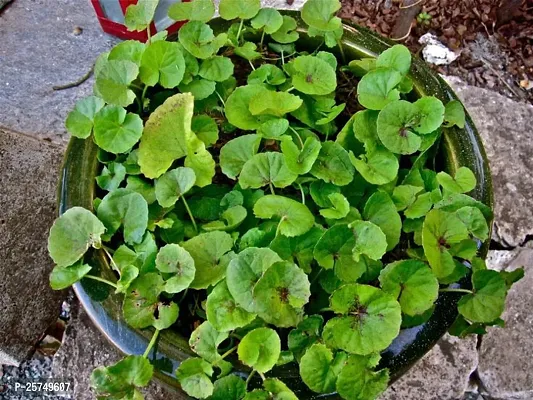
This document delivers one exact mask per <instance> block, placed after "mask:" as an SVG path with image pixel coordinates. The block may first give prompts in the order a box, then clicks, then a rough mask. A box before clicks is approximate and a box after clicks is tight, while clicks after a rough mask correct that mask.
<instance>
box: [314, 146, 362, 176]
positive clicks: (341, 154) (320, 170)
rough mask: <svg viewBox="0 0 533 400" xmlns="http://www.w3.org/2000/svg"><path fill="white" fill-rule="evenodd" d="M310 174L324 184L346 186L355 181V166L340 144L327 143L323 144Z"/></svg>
mask: <svg viewBox="0 0 533 400" xmlns="http://www.w3.org/2000/svg"><path fill="white" fill-rule="evenodd" d="M310 172H311V174H312V175H314V176H316V177H317V178H319V179H322V180H323V181H324V182H327V183H329V182H331V183H333V184H335V185H337V186H345V185H347V184H349V183H350V182H351V181H352V180H353V176H354V166H353V165H352V163H351V161H350V156H349V155H348V152H347V151H346V150H345V149H344V148H343V147H342V146H341V145H340V144H339V143H336V142H332V141H327V142H323V143H322V148H321V149H320V153H319V154H318V158H317V160H316V162H315V163H314V165H313V168H311V171H310Z"/></svg>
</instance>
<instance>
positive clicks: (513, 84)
mask: <svg viewBox="0 0 533 400" xmlns="http://www.w3.org/2000/svg"><path fill="white" fill-rule="evenodd" d="M402 1H403V0H342V9H341V12H340V16H341V17H342V18H344V19H348V20H351V21H353V22H355V23H357V24H360V25H363V26H366V27H368V28H370V29H372V30H374V31H377V32H379V33H381V34H382V35H384V36H388V37H391V35H392V30H393V27H394V25H395V23H396V21H397V20H398V15H399V12H400V6H401V5H402ZM406 4H407V3H406ZM421 4H422V10H421V12H425V13H428V14H429V15H431V19H430V20H429V21H428V22H427V23H426V24H424V23H420V22H419V21H417V20H416V19H414V20H413V26H412V29H411V31H410V33H409V35H408V37H407V38H406V39H405V40H403V41H401V43H404V44H406V45H407V46H409V48H410V49H411V50H412V51H413V52H418V51H420V50H421V45H420V44H419V43H418V39H419V37H420V36H422V35H423V34H425V33H427V32H431V33H433V34H434V35H436V36H437V37H438V38H439V40H440V41H441V42H442V43H444V44H445V45H446V46H448V47H449V48H450V49H452V50H454V51H455V52H457V53H460V57H459V58H458V59H457V60H456V61H454V62H453V63H451V64H450V65H448V66H441V67H437V66H434V68H435V69H436V70H437V71H439V72H441V73H443V74H447V75H456V76H459V77H461V78H463V79H464V80H465V81H466V82H468V83H469V84H471V85H475V86H480V87H485V88H489V89H493V90H496V91H498V92H500V93H502V94H505V95H507V96H509V97H512V98H514V99H517V100H524V101H529V102H533V0H421ZM530 81H531V82H530ZM528 87H529V89H528Z"/></svg>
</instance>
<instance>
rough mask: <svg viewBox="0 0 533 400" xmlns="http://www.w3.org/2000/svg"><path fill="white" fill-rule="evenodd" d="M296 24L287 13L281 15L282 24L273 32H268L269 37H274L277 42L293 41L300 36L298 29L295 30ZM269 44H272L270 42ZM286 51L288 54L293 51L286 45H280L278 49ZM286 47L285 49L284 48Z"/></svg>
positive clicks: (286, 42)
mask: <svg viewBox="0 0 533 400" xmlns="http://www.w3.org/2000/svg"><path fill="white" fill-rule="evenodd" d="M297 26H298V24H297V23H296V20H295V19H294V18H292V17H289V16H288V15H284V16H283V24H282V25H281V27H280V28H279V29H278V30H277V31H276V32H274V33H271V34H270V37H271V38H272V39H274V40H275V41H276V42H278V43H282V44H288V43H293V42H296V41H297V40H298V38H299V37H300V35H299V33H298V31H297V30H296V28H297ZM269 45H271V46H272V45H273V44H272V43H271V44H269ZM282 49H283V51H287V53H288V54H290V53H293V52H292V51H288V50H290V49H289V48H287V47H280V48H279V50H282ZM285 49H286V50H285Z"/></svg>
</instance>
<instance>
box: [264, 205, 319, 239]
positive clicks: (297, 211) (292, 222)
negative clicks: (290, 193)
mask: <svg viewBox="0 0 533 400" xmlns="http://www.w3.org/2000/svg"><path fill="white" fill-rule="evenodd" d="M254 214H255V216H256V217H257V218H263V219H270V218H272V217H274V216H276V217H278V218H280V222H279V226H278V229H279V232H280V233H281V234H282V235H285V236H289V237H292V236H298V235H303V234H304V233H306V232H307V231H308V230H309V229H311V227H312V226H313V224H314V222H315V219H314V217H313V214H311V211H309V209H308V208H307V207H306V206H305V205H304V204H302V203H299V202H297V201H295V200H292V199H289V198H287V197H283V196H277V195H267V196H263V197H261V198H260V199H259V200H257V201H256V203H255V205H254Z"/></svg>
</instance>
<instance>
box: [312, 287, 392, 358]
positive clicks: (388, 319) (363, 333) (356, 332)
mask: <svg viewBox="0 0 533 400" xmlns="http://www.w3.org/2000/svg"><path fill="white" fill-rule="evenodd" d="M330 307H331V308H332V309H333V311H334V312H335V313H337V314H343V316H340V317H334V318H332V319H330V320H329V321H328V323H327V324H326V326H325V327H324V333H323V334H322V337H323V339H324V341H325V343H326V345H328V346H330V347H333V348H335V349H342V350H345V351H347V352H349V353H354V354H360V355H369V354H372V353H375V352H379V351H381V350H384V349H386V348H387V346H389V345H390V344H391V343H392V340H393V339H394V338H395V337H396V336H398V333H399V331H400V325H401V322H402V315H401V309H400V304H399V303H398V302H397V301H396V300H395V299H394V297H393V296H391V295H390V294H388V293H385V292H383V291H381V290H380V289H378V288H375V287H373V286H368V285H360V284H347V285H344V286H341V287H340V288H339V289H337V290H336V291H335V292H334V293H333V295H332V296H331V298H330Z"/></svg>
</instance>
